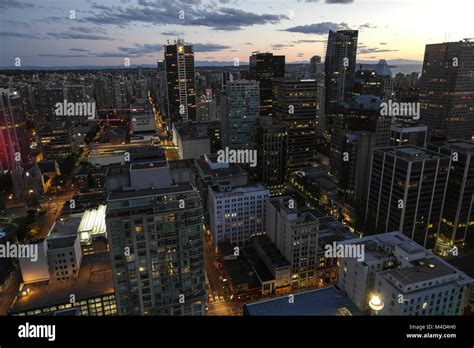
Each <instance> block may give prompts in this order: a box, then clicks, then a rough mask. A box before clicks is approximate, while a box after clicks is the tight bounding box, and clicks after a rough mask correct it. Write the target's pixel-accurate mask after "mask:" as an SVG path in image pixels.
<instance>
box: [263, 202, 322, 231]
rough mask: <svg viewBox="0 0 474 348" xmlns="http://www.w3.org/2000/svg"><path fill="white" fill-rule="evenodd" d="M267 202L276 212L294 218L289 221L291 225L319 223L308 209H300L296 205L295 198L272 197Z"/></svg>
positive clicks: (303, 207)
mask: <svg viewBox="0 0 474 348" xmlns="http://www.w3.org/2000/svg"><path fill="white" fill-rule="evenodd" d="M290 200H292V201H293V202H292V203H293V206H294V207H290ZM269 202H270V203H271V204H272V205H273V206H274V207H275V208H276V209H278V211H284V212H285V213H286V214H287V215H292V216H293V217H294V218H291V219H289V220H290V221H291V223H293V224H306V223H319V222H318V218H317V217H316V216H315V215H314V213H313V212H312V211H311V210H310V209H308V208H307V207H306V206H302V207H301V208H300V205H298V204H297V202H298V198H297V197H294V196H289V195H287V196H280V197H273V198H270V199H269Z"/></svg>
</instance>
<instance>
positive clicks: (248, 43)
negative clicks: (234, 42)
mask: <svg viewBox="0 0 474 348" xmlns="http://www.w3.org/2000/svg"><path fill="white" fill-rule="evenodd" d="M245 45H247V46H253V43H251V42H246V43H245Z"/></svg>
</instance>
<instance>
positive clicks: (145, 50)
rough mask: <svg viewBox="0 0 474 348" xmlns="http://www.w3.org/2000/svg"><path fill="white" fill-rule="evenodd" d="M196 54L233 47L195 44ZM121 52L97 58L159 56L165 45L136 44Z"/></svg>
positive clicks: (122, 48)
mask: <svg viewBox="0 0 474 348" xmlns="http://www.w3.org/2000/svg"><path fill="white" fill-rule="evenodd" d="M193 47H194V52H196V53H204V52H217V51H222V50H224V49H229V48H231V46H226V45H220V44H215V43H195V44H193ZM117 49H118V50H119V52H102V53H97V54H96V56H97V57H122V58H124V57H143V56H146V55H148V54H150V53H153V54H159V53H160V52H161V51H162V50H163V44H160V43H152V44H138V43H136V44H135V45H134V46H132V47H118V48H117Z"/></svg>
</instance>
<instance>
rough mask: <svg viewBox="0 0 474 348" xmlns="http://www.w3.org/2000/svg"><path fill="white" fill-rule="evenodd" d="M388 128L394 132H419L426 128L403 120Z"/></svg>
mask: <svg viewBox="0 0 474 348" xmlns="http://www.w3.org/2000/svg"><path fill="white" fill-rule="evenodd" d="M390 128H391V130H392V131H396V132H419V131H426V130H427V129H428V126H427V125H425V124H422V123H419V122H416V121H414V120H405V121H402V122H397V123H395V124H392V125H391V126H390Z"/></svg>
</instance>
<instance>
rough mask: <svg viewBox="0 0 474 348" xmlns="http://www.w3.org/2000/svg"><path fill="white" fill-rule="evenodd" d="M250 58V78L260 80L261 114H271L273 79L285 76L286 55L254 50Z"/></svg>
mask: <svg viewBox="0 0 474 348" xmlns="http://www.w3.org/2000/svg"><path fill="white" fill-rule="evenodd" d="M249 60H250V67H249V70H250V78H251V79H252V80H256V81H258V82H259V89H260V116H271V115H272V80H273V79H276V78H282V77H285V56H274V55H273V53H260V52H254V53H253V54H252V55H251V56H250V59H249Z"/></svg>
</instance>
